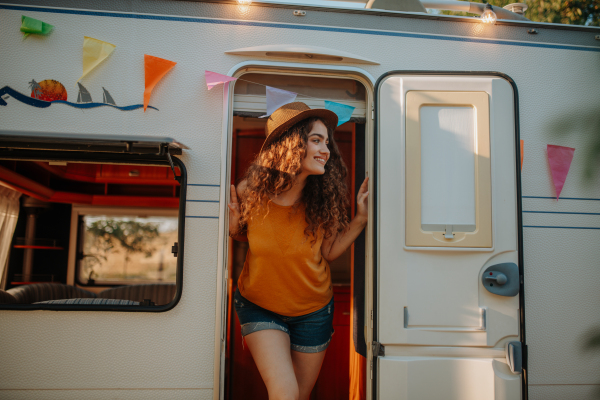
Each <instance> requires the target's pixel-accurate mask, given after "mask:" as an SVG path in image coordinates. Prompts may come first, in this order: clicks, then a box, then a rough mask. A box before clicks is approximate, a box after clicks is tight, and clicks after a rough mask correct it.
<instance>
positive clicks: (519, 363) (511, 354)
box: [506, 342, 523, 374]
mask: <svg viewBox="0 0 600 400" xmlns="http://www.w3.org/2000/svg"><path fill="white" fill-rule="evenodd" d="M506 362H507V363H508V367H509V368H510V371H511V372H512V373H513V374H520V373H521V372H523V349H522V347H521V342H509V343H507V344H506Z"/></svg>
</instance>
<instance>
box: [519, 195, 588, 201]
mask: <svg viewBox="0 0 600 400" xmlns="http://www.w3.org/2000/svg"><path fill="white" fill-rule="evenodd" d="M521 197H522V198H524V199H552V200H555V199H556V197H552V196H550V197H547V196H521ZM560 199H561V200H591V201H600V199H594V198H591V197H561V198H560Z"/></svg>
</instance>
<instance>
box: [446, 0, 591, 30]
mask: <svg viewBox="0 0 600 400" xmlns="http://www.w3.org/2000/svg"><path fill="white" fill-rule="evenodd" d="M515 2H517V1H515V0H490V1H489V3H490V4H491V5H494V6H497V7H504V6H506V5H508V4H511V3H515ZM523 3H525V4H527V6H528V8H527V10H526V11H525V17H526V18H528V19H530V20H531V21H535V22H550V23H555V24H570V25H589V26H600V0H566V1H561V0H527V1H523ZM440 13H441V14H446V15H463V16H477V15H476V14H470V13H464V12H453V11H441V12H440Z"/></svg>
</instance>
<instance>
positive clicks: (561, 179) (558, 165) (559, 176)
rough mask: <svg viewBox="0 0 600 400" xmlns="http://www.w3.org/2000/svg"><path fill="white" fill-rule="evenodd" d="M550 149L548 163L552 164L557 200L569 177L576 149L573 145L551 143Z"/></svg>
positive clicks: (548, 147) (548, 148) (551, 170)
mask: <svg viewBox="0 0 600 400" xmlns="http://www.w3.org/2000/svg"><path fill="white" fill-rule="evenodd" d="M547 151H548V164H550V172H551V173H552V181H553V182H554V187H555V188H556V200H558V197H559V196H560V192H561V191H562V188H563V186H564V184H565V180H566V179H567V174H568V173H569V168H570V167H571V161H573V154H574V153H575V149H573V148H571V147H563V146H554V145H552V144H549V145H548V146H547Z"/></svg>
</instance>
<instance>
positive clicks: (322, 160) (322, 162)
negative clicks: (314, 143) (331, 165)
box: [315, 157, 327, 165]
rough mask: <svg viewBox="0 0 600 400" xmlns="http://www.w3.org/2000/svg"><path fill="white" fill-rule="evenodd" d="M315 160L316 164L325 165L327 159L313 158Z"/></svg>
mask: <svg viewBox="0 0 600 400" xmlns="http://www.w3.org/2000/svg"><path fill="white" fill-rule="evenodd" d="M315 160H317V162H318V163H321V164H323V165H325V163H326V162H327V159H326V158H323V157H315Z"/></svg>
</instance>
